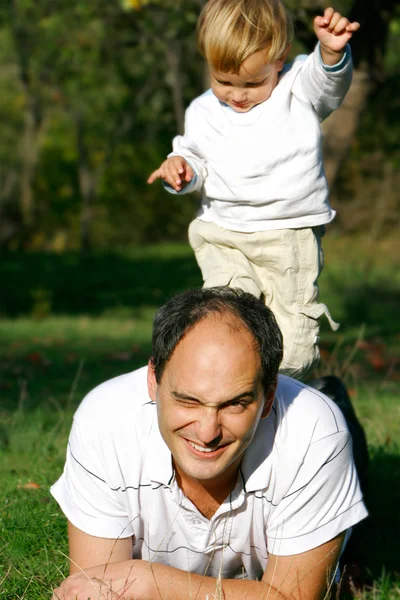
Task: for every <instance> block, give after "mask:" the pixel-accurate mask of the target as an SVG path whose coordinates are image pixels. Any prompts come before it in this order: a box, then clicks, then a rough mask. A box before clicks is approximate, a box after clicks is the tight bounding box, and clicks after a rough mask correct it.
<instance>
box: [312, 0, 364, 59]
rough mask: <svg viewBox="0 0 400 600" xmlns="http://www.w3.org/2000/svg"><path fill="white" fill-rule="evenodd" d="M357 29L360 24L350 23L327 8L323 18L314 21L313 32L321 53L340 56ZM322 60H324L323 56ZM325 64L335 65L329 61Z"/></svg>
mask: <svg viewBox="0 0 400 600" xmlns="http://www.w3.org/2000/svg"><path fill="white" fill-rule="evenodd" d="M359 28H360V23H357V22H354V23H350V21H349V20H348V19H347V18H346V17H343V16H342V15H341V14H340V13H338V12H337V11H335V9H333V8H327V9H326V10H325V12H324V16H323V17H315V19H314V31H315V33H316V36H317V38H318V39H319V41H320V43H321V52H322V53H323V50H326V51H327V52H328V53H329V52H332V53H337V54H342V53H343V50H344V47H345V46H346V44H347V42H348V41H349V40H350V38H351V37H352V35H353V33H354V32H355V31H357V30H358V29H359ZM322 58H323V59H324V56H322ZM339 60H340V57H339ZM324 62H325V60H324ZM327 64H335V63H332V62H331V61H330V62H328V63H327Z"/></svg>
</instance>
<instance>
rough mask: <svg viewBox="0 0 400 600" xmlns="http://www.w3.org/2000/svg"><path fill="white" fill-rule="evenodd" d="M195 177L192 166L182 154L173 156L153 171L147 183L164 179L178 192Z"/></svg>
mask: <svg viewBox="0 0 400 600" xmlns="http://www.w3.org/2000/svg"><path fill="white" fill-rule="evenodd" d="M193 177H194V172H193V169H192V167H191V166H190V165H189V163H188V162H186V160H185V159H184V158H182V156H171V158H167V160H165V161H164V162H163V163H162V165H161V166H160V167H159V168H158V169H156V170H155V171H153V173H152V174H151V175H150V177H149V178H148V180H147V183H153V182H154V181H156V179H164V181H166V182H167V183H168V184H169V185H170V186H171V187H173V188H174V190H175V191H176V192H180V191H181V190H182V189H183V188H184V187H185V186H186V185H187V184H188V183H189V182H190V181H192V179H193Z"/></svg>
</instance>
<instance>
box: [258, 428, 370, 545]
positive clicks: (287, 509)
mask: <svg viewBox="0 0 400 600" xmlns="http://www.w3.org/2000/svg"><path fill="white" fill-rule="evenodd" d="M367 514H368V513H367V510H366V508H365V506H364V503H363V499H362V494H361V490H360V487H359V482H358V477H357V473H356V469H355V465H354V460H353V452H352V441H351V436H350V434H349V432H348V431H338V432H336V433H333V434H331V435H328V436H326V437H323V438H321V439H318V440H317V441H313V442H312V443H311V444H310V446H309V449H308V452H307V454H306V456H305V457H304V460H303V462H302V464H301V465H300V467H299V469H298V472H297V475H296V477H295V478H294V480H293V481H292V483H291V486H290V488H289V489H288V490H287V492H286V493H285V495H284V497H283V498H282V499H281V501H280V502H279V503H278V505H277V506H275V507H274V510H273V513H272V515H271V519H270V521H269V523H268V528H267V540H268V542H267V543H268V551H269V552H270V553H271V554H276V555H283V556H285V555H292V554H299V553H301V552H306V551H307V550H311V549H312V548H316V547H317V546H320V545H321V544H323V543H325V542H327V541H329V540H331V539H333V538H334V537H335V536H336V535H338V534H339V533H341V532H342V531H345V530H346V529H348V528H349V527H351V526H352V525H354V524H356V523H358V522H359V521H361V520H362V519H364V518H365V517H366V516H367Z"/></svg>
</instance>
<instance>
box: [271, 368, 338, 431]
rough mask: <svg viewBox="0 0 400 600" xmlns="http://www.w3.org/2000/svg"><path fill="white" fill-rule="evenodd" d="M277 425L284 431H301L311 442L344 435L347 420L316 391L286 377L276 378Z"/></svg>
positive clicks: (333, 404)
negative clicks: (342, 432)
mask: <svg viewBox="0 0 400 600" xmlns="http://www.w3.org/2000/svg"><path fill="white" fill-rule="evenodd" d="M274 407H275V410H276V411H277V418H278V422H279V423H281V424H283V425H284V428H285V429H292V428H293V429H296V430H298V431H299V430H300V434H303V435H305V436H308V435H311V432H312V433H313V437H314V439H317V438H322V437H325V436H326V435H330V434H334V433H338V432H341V431H347V429H348V427H347V424H346V420H345V418H344V416H343V414H342V412H341V410H340V409H339V408H338V406H337V405H336V404H335V403H334V402H333V400H331V399H330V398H328V396H325V394H323V393H322V392H320V391H319V390H316V389H314V388H312V387H310V386H308V385H306V384H305V383H301V382H300V381H297V380H296V379H293V378H291V377H286V376H285V375H280V376H279V381H278V387H277V391H276V399H275V404H274Z"/></svg>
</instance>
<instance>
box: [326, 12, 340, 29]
mask: <svg viewBox="0 0 400 600" xmlns="http://www.w3.org/2000/svg"><path fill="white" fill-rule="evenodd" d="M341 18H342V15H341V14H340V13H338V12H334V13H333V15H332V18H331V20H330V21H329V24H328V25H327V26H326V30H327V31H329V32H330V33H333V32H334V30H335V27H336V26H337V24H338V23H339V21H340V19H341Z"/></svg>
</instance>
